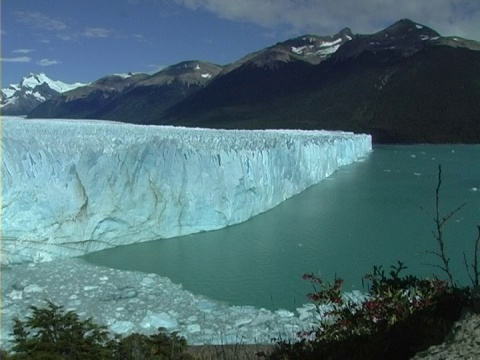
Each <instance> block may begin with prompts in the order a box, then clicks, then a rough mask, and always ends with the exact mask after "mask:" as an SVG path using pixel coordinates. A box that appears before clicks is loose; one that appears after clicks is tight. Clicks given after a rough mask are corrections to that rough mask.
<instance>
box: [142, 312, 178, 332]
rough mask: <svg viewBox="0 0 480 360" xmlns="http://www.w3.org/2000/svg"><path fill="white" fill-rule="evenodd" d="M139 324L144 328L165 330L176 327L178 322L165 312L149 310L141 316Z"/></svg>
mask: <svg viewBox="0 0 480 360" xmlns="http://www.w3.org/2000/svg"><path fill="white" fill-rule="evenodd" d="M140 326H141V327H142V328H144V329H147V328H154V329H158V328H161V327H162V328H165V329H167V330H173V329H176V328H177V327H178V322H177V320H175V319H174V318H173V317H171V316H170V315H168V314H167V313H166V312H161V313H160V314H155V313H152V312H151V311H148V312H147V315H146V316H145V317H144V318H143V320H142V322H141V323H140Z"/></svg>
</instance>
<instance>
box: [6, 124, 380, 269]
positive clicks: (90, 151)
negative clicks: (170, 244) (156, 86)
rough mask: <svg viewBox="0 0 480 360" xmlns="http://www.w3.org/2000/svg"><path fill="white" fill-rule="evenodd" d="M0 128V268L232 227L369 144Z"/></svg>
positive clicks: (327, 137)
mask: <svg viewBox="0 0 480 360" xmlns="http://www.w3.org/2000/svg"><path fill="white" fill-rule="evenodd" d="M2 123H3V124H2V125H3V126H2V127H3V136H2V142H1V150H2V192H3V194H2V204H1V210H2V216H1V225H2V254H1V255H2V264H15V263H25V262H42V261H49V260H53V259H57V258H64V257H73V256H79V255H83V254H86V253H89V252H92V251H98V250H102V249H105V248H109V247H114V246H119V245H125V244H131V243H135V242H142V241H149V240H154V239H160V238H170V237H175V236H180V235H187V234H191V233H195V232H200V231H209V230H215V229H219V228H222V227H226V226H229V225H233V224H237V223H239V222H243V221H245V220H248V219H249V218H251V217H253V216H255V215H257V214H259V213H262V212H264V211H267V210H269V209H271V208H273V207H275V206H276V205H278V204H279V203H281V202H282V201H284V200H286V199H288V198H289V197H291V196H293V195H295V194H297V193H299V192H301V191H303V190H305V189H306V188H308V187H309V186H311V185H314V184H316V183H318V182H320V181H321V180H322V179H325V178H326V177H328V176H329V175H331V174H332V173H333V172H334V171H335V170H336V169H337V168H338V167H339V166H343V165H347V164H350V163H352V162H354V161H356V160H358V159H359V158H361V157H363V156H365V155H367V154H368V153H369V152H370V151H371V149H372V142H371V137H370V135H365V134H353V133H349V132H340V131H336V132H333V131H323V130H318V131H317V130H316V131H305V130H210V129H200V128H195V129H192V128H179V127H167V126H141V125H132V124H125V123H114V122H108V121H98V120H61V119H48V120H39V119H38V120H37V119H30V120H25V119H20V118H9V117H3V119H2Z"/></svg>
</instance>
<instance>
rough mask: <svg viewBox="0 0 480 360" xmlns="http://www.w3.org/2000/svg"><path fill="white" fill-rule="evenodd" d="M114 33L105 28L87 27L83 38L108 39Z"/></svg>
mask: <svg viewBox="0 0 480 360" xmlns="http://www.w3.org/2000/svg"><path fill="white" fill-rule="evenodd" d="M112 33H113V31H112V30H109V29H104V28H94V27H87V28H85V31H84V32H83V36H86V37H89V38H107V37H109V36H110V35H112Z"/></svg>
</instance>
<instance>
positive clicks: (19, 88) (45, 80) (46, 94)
mask: <svg viewBox="0 0 480 360" xmlns="http://www.w3.org/2000/svg"><path fill="white" fill-rule="evenodd" d="M85 85H86V84H82V83H74V84H66V83H64V82H63V81H59V80H52V79H50V78H49V77H48V76H47V75H45V73H40V74H33V73H30V74H29V75H27V76H25V77H23V78H22V80H20V83H19V84H10V85H9V86H8V87H7V88H4V89H2V102H1V104H0V105H1V108H2V112H3V114H4V115H25V114H28V113H29V112H30V111H31V110H32V109H33V108H34V107H35V106H37V105H38V104H41V103H42V102H44V101H46V100H49V99H51V98H52V97H54V96H56V95H58V94H59V93H63V92H66V91H69V90H73V89H76V88H78V87H80V86H85Z"/></svg>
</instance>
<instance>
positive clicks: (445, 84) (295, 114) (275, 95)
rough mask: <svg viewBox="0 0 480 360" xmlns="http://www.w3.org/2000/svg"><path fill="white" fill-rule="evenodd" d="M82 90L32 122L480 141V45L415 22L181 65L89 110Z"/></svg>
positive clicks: (99, 98) (40, 110)
mask: <svg viewBox="0 0 480 360" xmlns="http://www.w3.org/2000/svg"><path fill="white" fill-rule="evenodd" d="M206 74H209V75H206ZM75 91H79V89H77V90H74V91H73V92H67V93H65V94H62V95H61V96H59V97H56V98H55V99H53V100H50V101H47V102H45V103H44V104H42V105H40V106H38V107H37V108H36V109H35V110H34V111H33V112H31V113H30V116H31V117H71V118H99V119H111V120H117V121H126V122H134V123H143V124H170V125H182V126H201V127H212V128H243V129H256V128H303V129H340V130H349V131H360V132H367V133H371V134H373V138H374V141H375V142H377V143H378V142H381V143H391V142H399V143H418V142H431V143H439V142H468V143H479V142H480V121H479V120H478V119H480V43H478V42H475V41H471V40H465V39H462V38H458V37H442V36H440V35H439V34H438V33H437V32H436V31H434V30H432V29H430V28H428V27H426V26H424V25H421V24H418V23H415V22H413V21H411V20H408V19H403V20H400V21H398V22H396V23H394V24H393V25H391V26H389V27H387V28H386V29H384V30H382V31H379V32H377V33H375V34H368V35H365V34H353V33H352V32H351V30H350V29H348V28H346V29H343V30H342V31H340V32H339V33H337V34H335V35H332V36H316V35H305V36H301V37H298V38H295V39H290V40H287V41H285V42H281V43H278V44H275V45H273V46H271V47H268V48H266V49H263V50H260V51H258V52H255V53H252V54H248V55H247V56H245V57H243V58H242V59H240V60H238V61H237V62H235V63H232V64H229V65H226V66H223V67H222V66H218V65H213V64H208V63H202V62H198V61H191V62H185V63H181V64H177V65H174V66H172V67H169V68H166V69H164V70H162V71H161V72H159V73H157V74H155V75H153V76H150V77H148V76H145V78H142V79H139V80H138V81H136V82H135V83H132V84H130V86H128V87H124V88H122V89H121V90H116V92H115V95H114V96H110V97H108V96H105V95H104V93H102V92H98V93H95V94H94V95H91V96H92V98H91V101H90V102H89V103H88V104H84V105H80V103H81V101H82V100H81V99H78V98H72V96H71V93H74V92H75Z"/></svg>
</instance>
